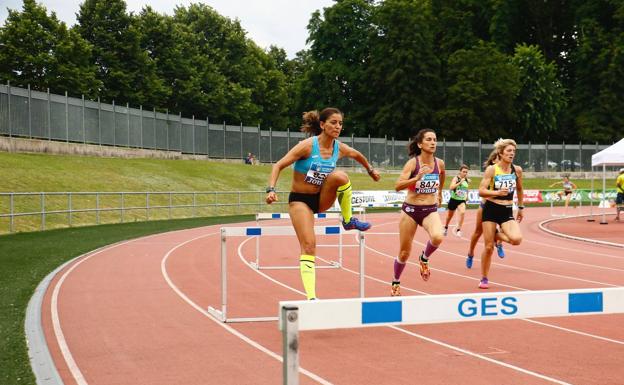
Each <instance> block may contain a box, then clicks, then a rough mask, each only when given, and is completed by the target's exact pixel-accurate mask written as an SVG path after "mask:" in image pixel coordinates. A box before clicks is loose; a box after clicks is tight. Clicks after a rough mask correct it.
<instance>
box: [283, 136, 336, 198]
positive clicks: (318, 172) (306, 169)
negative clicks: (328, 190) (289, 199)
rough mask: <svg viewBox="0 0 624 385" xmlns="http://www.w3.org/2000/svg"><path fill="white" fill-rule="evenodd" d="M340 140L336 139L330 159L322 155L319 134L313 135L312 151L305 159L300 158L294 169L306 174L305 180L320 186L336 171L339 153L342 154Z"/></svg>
mask: <svg viewBox="0 0 624 385" xmlns="http://www.w3.org/2000/svg"><path fill="white" fill-rule="evenodd" d="M339 146H340V142H339V141H338V140H335V139H334V150H333V152H332V156H331V157H330V158H328V159H323V157H321V150H320V148H319V142H318V136H313V137H312V152H311V153H310V156H309V157H308V158H305V159H299V160H297V161H296V162H295V164H294V166H293V167H294V169H295V171H297V172H298V173H301V174H304V175H305V181H306V182H308V183H310V184H313V185H316V186H320V185H322V184H323V182H325V178H327V176H328V175H329V174H330V173H331V172H332V171H334V169H335V168H336V162H338V155H340V147H339Z"/></svg>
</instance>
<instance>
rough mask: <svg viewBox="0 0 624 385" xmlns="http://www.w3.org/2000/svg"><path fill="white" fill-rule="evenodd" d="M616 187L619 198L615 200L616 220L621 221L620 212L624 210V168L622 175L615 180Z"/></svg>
mask: <svg viewBox="0 0 624 385" xmlns="http://www.w3.org/2000/svg"><path fill="white" fill-rule="evenodd" d="M615 185H616V187H617V196H616V198H615V204H616V209H615V210H616V214H617V215H616V217H615V220H616V221H619V220H620V211H622V210H624V168H621V169H620V175H618V177H617V179H616V180H615Z"/></svg>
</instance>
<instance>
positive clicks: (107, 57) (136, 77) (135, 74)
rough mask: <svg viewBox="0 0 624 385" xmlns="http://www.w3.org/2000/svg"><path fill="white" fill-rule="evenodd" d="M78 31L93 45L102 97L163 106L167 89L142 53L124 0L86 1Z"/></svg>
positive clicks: (148, 58)
mask: <svg viewBox="0 0 624 385" xmlns="http://www.w3.org/2000/svg"><path fill="white" fill-rule="evenodd" d="M75 28H76V31H77V32H78V33H80V35H81V36H82V37H83V38H84V39H86V40H87V41H89V42H90V43H91V44H92V45H93V54H92V57H91V60H92V61H93V62H94V63H96V65H97V67H98V68H97V78H98V79H99V80H100V81H101V82H102V90H101V93H100V95H101V97H102V98H103V99H105V100H109V101H110V100H115V101H117V102H118V103H120V104H121V103H126V102H129V103H132V104H142V105H151V106H159V105H162V104H164V103H165V101H166V99H167V89H166V87H165V86H164V83H163V81H162V80H161V79H160V78H158V76H157V75H156V65H155V63H154V60H153V59H152V58H150V57H149V55H148V54H147V52H146V51H145V50H143V49H141V44H140V43H141V36H140V33H139V30H138V28H137V25H136V21H135V19H134V18H133V17H132V16H131V15H128V14H127V13H126V3H125V2H124V1H123V0H107V1H104V0H85V2H84V3H82V4H81V5H80V10H79V12H78V25H76V27H75Z"/></svg>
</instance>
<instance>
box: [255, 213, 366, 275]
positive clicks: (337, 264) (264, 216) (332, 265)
mask: <svg viewBox="0 0 624 385" xmlns="http://www.w3.org/2000/svg"><path fill="white" fill-rule="evenodd" d="M314 218H317V219H338V220H339V221H340V222H341V221H342V215H341V214H340V213H333V212H331V213H316V214H314ZM272 219H290V214H288V213H257V214H256V225H257V226H259V225H260V221H261V220H272ZM260 238H261V237H257V238H256V261H255V262H251V266H252V267H254V268H256V269H258V270H284V269H299V266H298V265H297V266H294V265H290V266H280V265H278V266H275V265H262V264H261V263H260ZM351 246H352V247H357V245H349V246H344V245H343V243H342V234H340V235H339V237H338V244H333V245H332V244H317V245H316V247H317V248H324V247H337V248H338V261H329V265H320V266H316V268H317V269H339V268H341V267H342V248H343V247H351Z"/></svg>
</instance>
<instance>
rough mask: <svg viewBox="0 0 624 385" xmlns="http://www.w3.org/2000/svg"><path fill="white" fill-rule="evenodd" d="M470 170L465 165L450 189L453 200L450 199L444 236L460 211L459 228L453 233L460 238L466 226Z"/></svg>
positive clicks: (460, 169)
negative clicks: (465, 215)
mask: <svg viewBox="0 0 624 385" xmlns="http://www.w3.org/2000/svg"><path fill="white" fill-rule="evenodd" d="M469 169H470V168H469V167H468V166H466V165H465V164H462V165H461V167H460V168H459V175H457V176H456V177H454V178H453V180H452V181H451V185H450V186H449V188H450V189H451V199H449V202H448V205H447V210H448V213H447V214H446V223H445V224H444V236H446V235H447V233H448V226H449V223H451V219H453V215H455V211H456V210H457V211H459V218H457V227H456V228H455V230H454V231H453V234H455V235H456V236H458V237H461V236H462V232H461V227H462V225H463V224H464V214H465V213H466V199H468V184H469V183H470V179H468V170H469Z"/></svg>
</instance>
